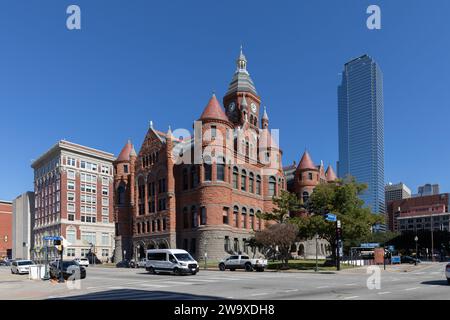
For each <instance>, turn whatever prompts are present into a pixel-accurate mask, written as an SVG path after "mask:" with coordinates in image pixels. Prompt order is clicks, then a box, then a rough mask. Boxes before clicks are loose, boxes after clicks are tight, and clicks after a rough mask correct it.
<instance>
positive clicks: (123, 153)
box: [116, 140, 136, 161]
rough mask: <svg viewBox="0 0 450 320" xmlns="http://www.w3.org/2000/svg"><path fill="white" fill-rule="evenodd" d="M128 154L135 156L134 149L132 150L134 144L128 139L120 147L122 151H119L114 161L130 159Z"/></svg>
mask: <svg viewBox="0 0 450 320" xmlns="http://www.w3.org/2000/svg"><path fill="white" fill-rule="evenodd" d="M133 153H134V154H133ZM130 155H134V156H136V150H134V146H133V144H132V143H131V141H130V140H128V142H127V143H126V144H125V146H124V147H123V148H122V151H120V154H119V156H118V157H117V159H116V161H130Z"/></svg>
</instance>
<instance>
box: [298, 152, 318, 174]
mask: <svg viewBox="0 0 450 320" xmlns="http://www.w3.org/2000/svg"><path fill="white" fill-rule="evenodd" d="M298 168H299V169H301V170H305V169H312V170H317V167H316V166H315V165H314V162H313V161H312V159H311V156H310V155H309V153H308V151H305V153H304V154H303V156H302V159H301V160H300V163H299V164H298Z"/></svg>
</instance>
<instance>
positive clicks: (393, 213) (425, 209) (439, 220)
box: [387, 193, 450, 232]
mask: <svg viewBox="0 0 450 320" xmlns="http://www.w3.org/2000/svg"><path fill="white" fill-rule="evenodd" d="M449 195H450V194H448V193H442V194H438V195H431V196H424V197H413V198H409V199H402V200H394V201H391V202H389V203H388V207H387V209H388V225H389V230H391V231H396V232H398V231H400V232H406V231H419V230H431V228H433V230H436V231H437V230H446V231H448V230H450V213H449V205H450V202H449V200H450V197H449Z"/></svg>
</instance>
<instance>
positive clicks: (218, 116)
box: [200, 94, 229, 122]
mask: <svg viewBox="0 0 450 320" xmlns="http://www.w3.org/2000/svg"><path fill="white" fill-rule="evenodd" d="M200 120H222V121H227V122H228V121H229V120H228V117H227V116H226V114H225V112H224V111H223V109H222V107H221V106H220V103H219V101H218V100H217V98H216V95H215V94H213V95H212V97H211V99H209V102H208V104H207V105H206V107H205V109H204V110H203V113H202V115H201V116H200Z"/></svg>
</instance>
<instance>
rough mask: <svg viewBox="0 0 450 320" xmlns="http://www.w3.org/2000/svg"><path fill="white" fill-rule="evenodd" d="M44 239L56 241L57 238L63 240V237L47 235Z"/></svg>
mask: <svg viewBox="0 0 450 320" xmlns="http://www.w3.org/2000/svg"><path fill="white" fill-rule="evenodd" d="M44 240H51V241H55V240H62V238H61V237H54V236H45V237H44Z"/></svg>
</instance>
